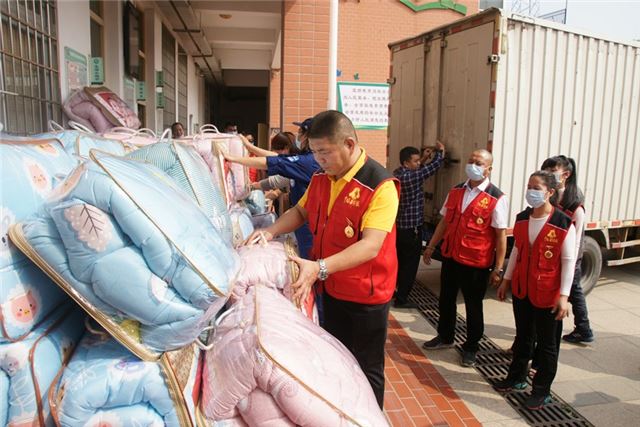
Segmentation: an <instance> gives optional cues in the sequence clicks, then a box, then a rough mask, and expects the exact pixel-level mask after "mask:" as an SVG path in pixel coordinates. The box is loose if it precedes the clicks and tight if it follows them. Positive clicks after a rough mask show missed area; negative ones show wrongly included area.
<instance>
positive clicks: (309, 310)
mask: <svg viewBox="0 0 640 427" xmlns="http://www.w3.org/2000/svg"><path fill="white" fill-rule="evenodd" d="M237 251H238V255H240V271H239V272H238V275H237V276H236V282H235V285H234V287H233V291H232V294H231V297H230V300H231V302H237V301H239V300H240V299H242V298H243V297H244V296H245V295H246V294H247V293H248V292H249V289H251V288H252V287H253V286H257V285H264V286H267V287H269V288H272V289H276V290H278V292H280V293H281V294H282V295H284V296H285V297H286V298H287V299H288V300H290V301H291V300H292V295H293V290H292V289H291V284H292V283H294V282H295V281H296V280H297V278H298V273H299V270H298V265H297V264H296V263H295V262H293V261H291V259H290V258H289V256H290V255H298V254H297V252H296V249H295V246H294V244H293V242H292V241H291V240H290V239H287V240H285V241H284V242H281V241H271V242H266V243H258V244H255V245H250V246H240V247H239V248H238V249H237ZM300 311H301V312H302V313H303V314H304V315H305V316H306V317H307V318H309V319H311V320H312V321H313V322H314V323H316V324H318V310H317V308H316V304H315V296H314V294H313V292H311V293H310V294H309V296H308V297H307V299H306V300H305V302H304V304H303V305H302V307H300Z"/></svg>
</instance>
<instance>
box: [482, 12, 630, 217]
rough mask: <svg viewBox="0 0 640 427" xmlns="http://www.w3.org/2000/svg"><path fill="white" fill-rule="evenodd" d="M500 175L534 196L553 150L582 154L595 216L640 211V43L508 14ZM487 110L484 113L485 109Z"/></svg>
mask: <svg viewBox="0 0 640 427" xmlns="http://www.w3.org/2000/svg"><path fill="white" fill-rule="evenodd" d="M502 26H503V43H502V49H501V59H500V62H499V65H498V67H499V68H498V85H497V95H496V97H497V99H496V116H495V122H494V144H493V153H494V158H495V163H494V164H495V167H494V173H493V175H492V179H493V181H494V182H495V183H496V184H497V185H498V186H500V188H502V190H503V191H505V192H506V193H507V194H508V195H509V197H510V199H511V212H512V215H511V218H512V220H511V223H513V217H514V216H515V213H517V212H518V211H520V210H521V209H522V208H523V207H524V206H525V201H524V192H525V187H526V182H527V179H528V176H529V174H531V173H532V172H533V171H534V170H536V169H537V168H538V167H539V166H540V164H541V163H542V161H543V160H544V159H545V158H547V157H549V156H552V155H556V154H565V155H568V156H571V157H573V158H575V160H576V162H577V164H578V180H579V181H578V182H579V185H580V187H581V188H582V189H583V190H584V191H585V193H586V204H585V207H586V210H587V218H588V221H589V222H600V221H615V220H628V219H638V218H640V204H639V202H640V199H638V192H639V191H640V188H639V185H640V184H639V181H640V131H639V122H640V117H639V116H640V111H639V108H638V105H639V103H640V99H639V92H640V86H639V84H638V80H639V79H640V62H639V61H640V59H639V58H640V48H638V47H633V46H628V45H624V44H620V43H616V42H611V41H605V40H600V39H596V38H593V37H590V36H586V35H581V34H576V33H572V32H568V31H564V30H562V29H558V28H555V27H547V26H544V25H539V24H538V23H530V22H523V21H520V20H517V19H511V18H509V19H508V18H503V24H502ZM479 119H480V118H479Z"/></svg>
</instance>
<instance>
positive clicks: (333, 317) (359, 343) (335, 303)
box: [324, 292, 390, 409]
mask: <svg viewBox="0 0 640 427" xmlns="http://www.w3.org/2000/svg"><path fill="white" fill-rule="evenodd" d="M389 306H390V303H389V302H388V303H386V304H378V305H365V304H358V303H355V302H350V301H342V300H338V299H335V298H333V297H332V296H330V295H329V294H327V293H326V292H325V293H324V329H325V330H326V331H327V332H329V333H330V334H331V335H333V336H334V337H336V338H337V339H338V340H339V341H340V342H341V343H342V344H344V346H345V347H347V349H349V351H351V353H352V354H353V356H354V357H355V358H356V360H357V361H358V364H359V365H360V368H361V369H362V371H363V372H364V374H365V376H366V377H367V380H369V384H371V388H372V389H373V393H374V394H375V396H376V400H377V401H378V405H380V408H381V409H382V404H383V401H384V344H385V341H386V340H387V321H388V318H389Z"/></svg>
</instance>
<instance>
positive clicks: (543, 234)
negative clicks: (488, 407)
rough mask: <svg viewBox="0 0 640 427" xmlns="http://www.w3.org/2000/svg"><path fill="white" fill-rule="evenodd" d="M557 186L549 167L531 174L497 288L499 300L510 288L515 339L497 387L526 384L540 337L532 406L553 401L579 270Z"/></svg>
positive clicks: (572, 231) (572, 232)
mask: <svg viewBox="0 0 640 427" xmlns="http://www.w3.org/2000/svg"><path fill="white" fill-rule="evenodd" d="M559 187H560V184H559V183H558V181H557V180H556V177H555V175H554V174H553V173H551V172H548V171H537V172H534V173H533V174H532V175H531V176H530V177H529V183H528V185H527V193H526V200H527V203H528V204H529V205H530V206H531V207H528V208H527V209H525V210H524V211H522V212H520V213H519V214H518V215H517V216H516V222H515V225H514V228H513V237H514V248H513V250H512V251H511V256H510V257H509V264H508V265H507V269H506V271H505V275H504V280H503V281H502V283H501V285H500V287H499V288H498V298H499V299H500V300H501V301H504V299H505V297H506V294H507V289H508V288H511V292H512V294H513V314H514V317H515V322H516V340H515V343H514V348H513V359H512V361H511V365H510V366H509V373H508V374H507V377H506V378H505V379H503V380H501V381H498V382H497V383H496V384H495V388H496V389H497V390H498V391H510V390H512V389H517V390H522V389H524V388H526V386H527V383H526V377H527V374H528V372H529V359H530V358H531V354H532V353H533V346H534V343H535V341H536V340H537V345H538V350H537V351H538V355H537V356H538V369H537V371H536V374H535V377H534V378H533V390H532V392H531V394H530V396H529V397H528V398H527V400H526V401H525V406H526V407H527V408H528V409H530V410H537V409H540V408H542V406H544V405H545V403H548V402H549V401H550V392H551V383H552V382H553V379H554V378H555V375H556V372H557V370H558V351H559V344H558V341H559V339H560V334H561V331H562V319H563V318H564V317H566V316H567V313H568V299H569V293H570V292H571V284H572V282H573V273H574V270H575V260H576V259H575V255H576V250H575V248H576V231H575V227H574V226H573V224H572V222H571V218H570V217H569V216H567V215H566V214H565V213H564V212H563V211H562V209H560V208H557V207H556V206H557V203H558V189H559Z"/></svg>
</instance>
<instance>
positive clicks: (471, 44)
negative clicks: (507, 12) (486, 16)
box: [432, 22, 494, 209]
mask: <svg viewBox="0 0 640 427" xmlns="http://www.w3.org/2000/svg"><path fill="white" fill-rule="evenodd" d="M493 31H494V24H493V22H492V23H488V24H484V25H480V26H478V27H473V28H470V29H465V30H462V31H460V32H458V33H455V34H452V35H448V36H447V37H446V38H445V42H444V43H442V44H441V46H442V49H443V50H442V52H441V53H442V67H441V70H442V71H441V79H442V82H441V93H440V105H441V107H440V130H439V135H440V138H441V139H442V142H443V143H444V144H445V145H446V147H447V150H448V151H449V153H450V156H451V158H453V159H458V160H460V162H458V163H454V164H452V165H451V167H449V168H447V169H445V170H444V171H442V172H440V173H439V174H438V182H437V188H436V192H435V206H434V207H435V208H437V209H439V208H440V207H441V206H442V204H443V203H444V199H445V197H446V195H447V193H448V191H449V189H450V188H451V187H453V186H454V185H456V184H457V183H459V182H462V181H464V180H466V175H465V173H464V168H465V164H466V160H467V158H468V156H469V153H471V151H473V150H474V149H476V148H486V147H487V141H488V140H489V119H490V104H489V99H490V93H491V64H490V63H488V61H487V58H488V57H489V56H490V55H491V49H492V42H493ZM433 50H434V49H432V51H433Z"/></svg>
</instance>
